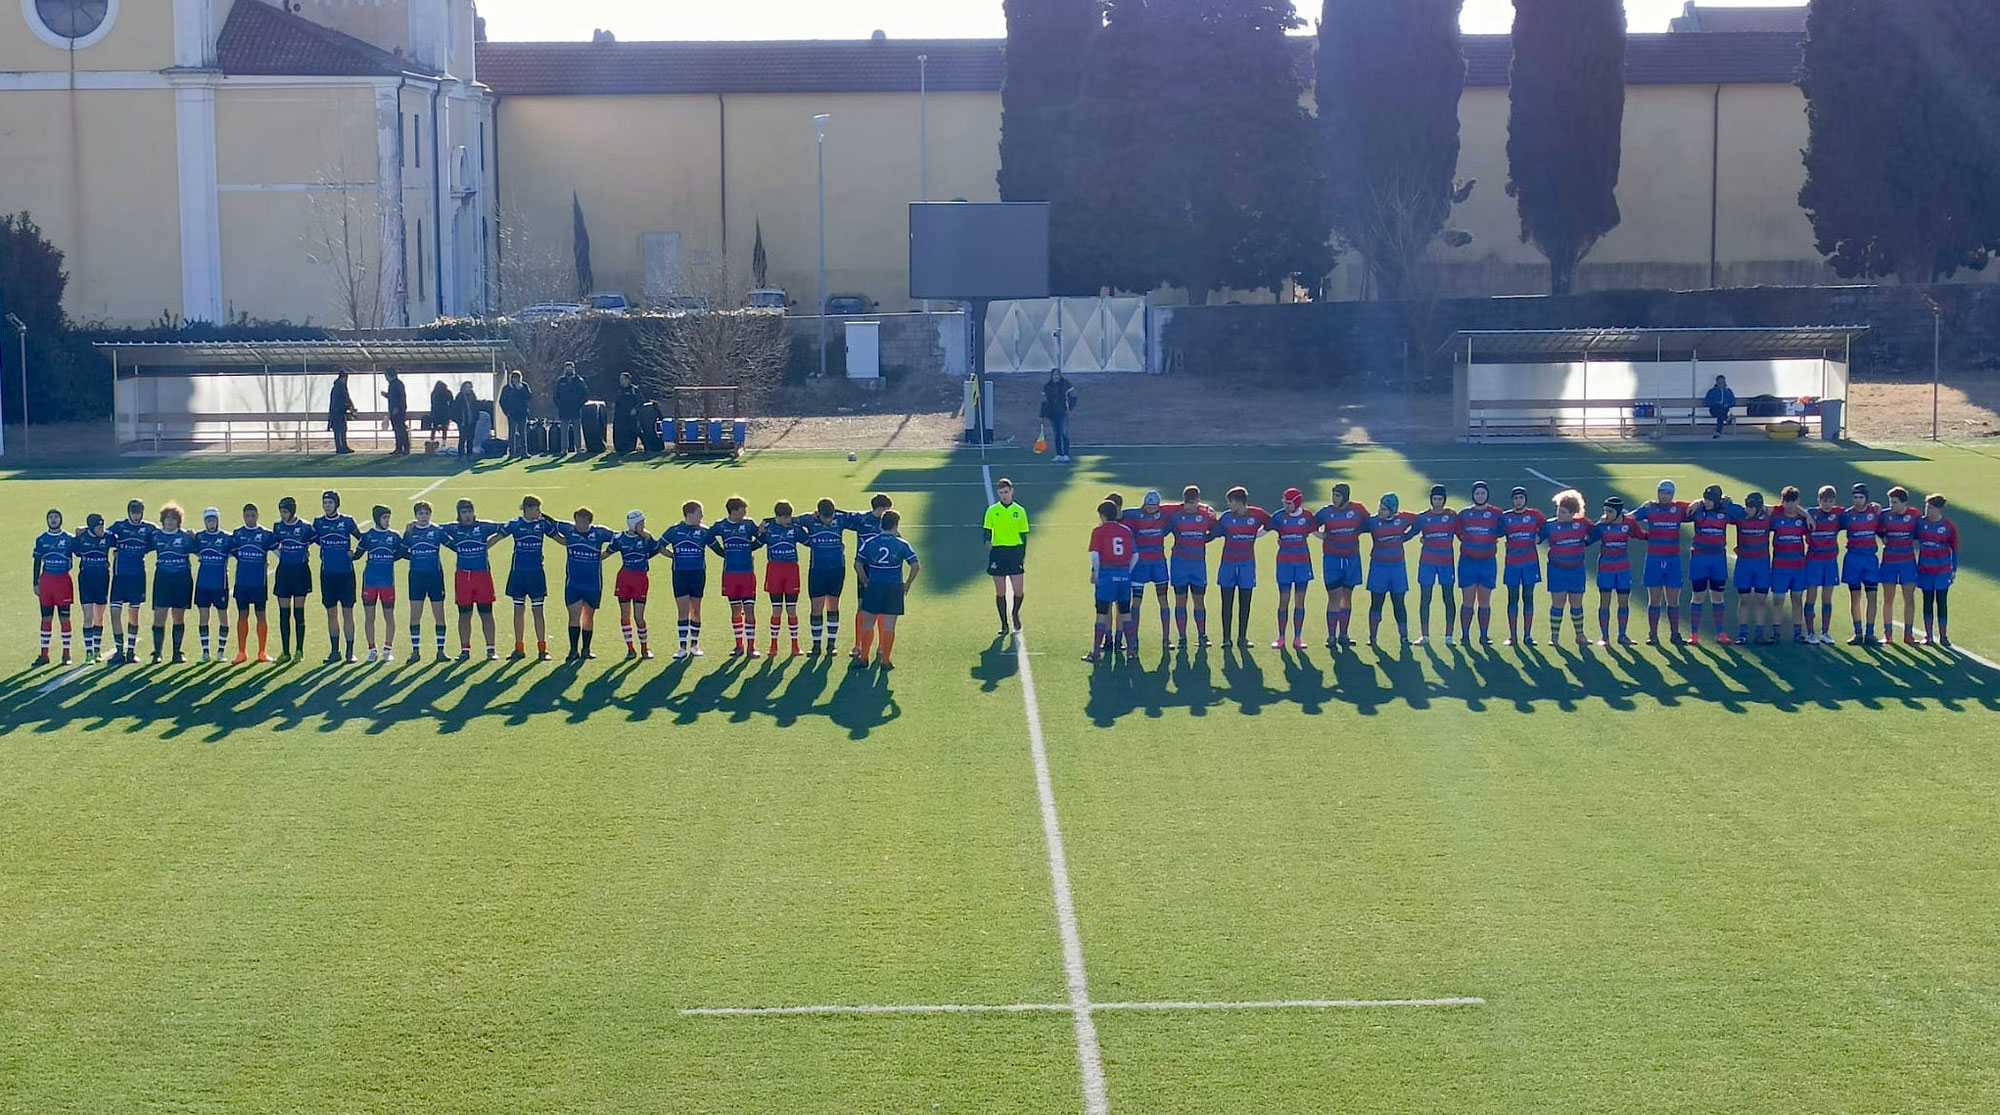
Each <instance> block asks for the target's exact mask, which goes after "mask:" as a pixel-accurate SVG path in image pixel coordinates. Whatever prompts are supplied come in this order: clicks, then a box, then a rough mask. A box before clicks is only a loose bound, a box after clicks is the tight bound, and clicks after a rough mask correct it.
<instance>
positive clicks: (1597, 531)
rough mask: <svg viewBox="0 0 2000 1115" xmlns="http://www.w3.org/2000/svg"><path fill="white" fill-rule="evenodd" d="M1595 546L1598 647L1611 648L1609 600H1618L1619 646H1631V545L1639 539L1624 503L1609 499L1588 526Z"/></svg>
mask: <svg viewBox="0 0 2000 1115" xmlns="http://www.w3.org/2000/svg"><path fill="white" fill-rule="evenodd" d="M1591 526H1592V530H1593V534H1594V536H1595V538H1594V540H1595V541H1596V543H1597V645H1598V646H1601V647H1602V646H1610V645H1611V599H1612V597H1614V596H1615V597H1617V598H1618V645H1619V646H1624V647H1629V646H1631V645H1632V636H1631V634H1630V626H1631V622H1632V543H1633V542H1634V541H1635V540H1638V539H1639V538H1640V537H1641V536H1640V533H1639V532H1640V526H1639V522H1638V520H1636V519H1634V518H1633V517H1632V516H1630V515H1627V514H1626V513H1625V501H1624V500H1623V499H1620V498H1619V497H1617V496H1609V497H1607V498H1606V499H1605V501H1604V514H1603V515H1601V516H1599V517H1598V520H1597V522H1595V523H1593V524H1591Z"/></svg>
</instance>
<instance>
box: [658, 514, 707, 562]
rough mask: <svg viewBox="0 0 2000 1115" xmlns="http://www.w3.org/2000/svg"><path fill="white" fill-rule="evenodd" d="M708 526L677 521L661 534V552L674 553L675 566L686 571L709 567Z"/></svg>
mask: <svg viewBox="0 0 2000 1115" xmlns="http://www.w3.org/2000/svg"><path fill="white" fill-rule="evenodd" d="M709 538H710V536H709V533H708V528H707V527H705V526H697V525H694V524H691V523H675V524H674V525H673V526H670V527H668V528H667V530H666V533H665V534H662V535H660V552H661V553H672V554H673V555H674V568H675V569H676V570H679V571H681V572H686V573H700V572H706V571H707V569H708V544H709Z"/></svg>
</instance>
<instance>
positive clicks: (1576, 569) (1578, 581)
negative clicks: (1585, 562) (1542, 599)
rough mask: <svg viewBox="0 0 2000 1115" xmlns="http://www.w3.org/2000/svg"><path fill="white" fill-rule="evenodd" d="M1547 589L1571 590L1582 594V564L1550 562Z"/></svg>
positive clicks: (1555, 590)
mask: <svg viewBox="0 0 2000 1115" xmlns="http://www.w3.org/2000/svg"><path fill="white" fill-rule="evenodd" d="M1549 591H1550V592H1573V593H1576V594H1577V595H1579V596H1581V595H1582V594H1583V566H1581V565H1554V564H1551V565H1550V566H1549Z"/></svg>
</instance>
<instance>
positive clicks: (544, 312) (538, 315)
mask: <svg viewBox="0 0 2000 1115" xmlns="http://www.w3.org/2000/svg"><path fill="white" fill-rule="evenodd" d="M582 312H583V303H581V302H537V303H535V304H534V305H532V306H523V307H521V308H520V309H518V310H515V311H514V312H513V313H512V314H510V315H508V316H509V317H512V318H513V319H514V320H515V321H549V320H552V319H554V318H559V317H575V316H576V315H578V314H580V313H582Z"/></svg>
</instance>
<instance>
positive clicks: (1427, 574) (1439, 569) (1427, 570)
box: [1417, 561, 1452, 588]
mask: <svg viewBox="0 0 2000 1115" xmlns="http://www.w3.org/2000/svg"><path fill="white" fill-rule="evenodd" d="M1451 583H1452V576H1451V566H1449V565H1434V564H1432V563H1430V562H1428V561H1420V562H1418V563H1417V584H1419V585H1443V586H1444V587H1446V588H1450V587H1451Z"/></svg>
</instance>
